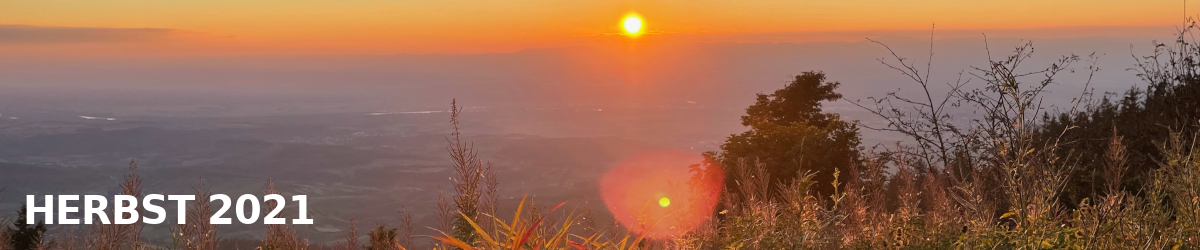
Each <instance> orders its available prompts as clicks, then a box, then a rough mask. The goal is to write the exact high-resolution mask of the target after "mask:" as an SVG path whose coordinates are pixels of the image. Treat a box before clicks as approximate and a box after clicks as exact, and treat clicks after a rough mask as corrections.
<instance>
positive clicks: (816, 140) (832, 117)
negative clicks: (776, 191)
mask: <svg viewBox="0 0 1200 250" xmlns="http://www.w3.org/2000/svg"><path fill="white" fill-rule="evenodd" d="M839 85H841V83H838V82H826V81H825V73H822V72H805V73H803V74H801V75H798V76H796V77H795V79H794V80H792V82H790V83H788V84H787V86H784V88H782V89H779V90H776V91H775V92H774V93H771V94H762V93H759V94H758V97H757V99H756V101H755V103H754V105H751V106H750V107H749V108H746V115H745V116H742V125H743V126H747V127H749V128H750V130H749V131H746V132H743V133H741V134H735V135H730V136H729V138H728V139H726V141H725V143H724V144H722V145H721V151H720V152H709V153H706V155H707V156H708V157H709V158H711V159H712V160H714V161H716V162H720V163H721V165H722V168H724V169H725V172H726V173H732V172H733V171H731V169H730V168H731V167H733V166H736V165H738V162H739V161H746V162H748V163H753V162H755V161H758V162H759V163H761V164H762V166H764V167H765V168H766V173H767V174H768V175H770V179H769V182H770V183H768V187H775V186H778V185H779V184H781V183H784V182H787V181H790V180H792V179H794V178H796V177H797V175H798V174H799V173H801V172H812V173H813V174H815V176H814V179H813V180H814V181H817V183H831V182H832V181H833V178H834V177H833V173H834V171H835V170H841V171H846V170H847V168H849V167H850V166H853V164H854V163H855V162H857V161H858V155H859V151H860V149H859V143H860V142H861V138H860V135H859V132H858V126H857V125H855V124H854V123H850V122H846V121H842V120H841V117H840V116H839V115H837V114H831V113H825V112H823V110H822V109H821V103H822V102H825V101H835V100H837V99H840V98H841V97H842V95H841V94H838V93H837V92H835V90H836V89H837V88H838V86H839ZM735 179H736V178H726V180H727V181H726V186H727V187H730V190H736V188H733V187H734V185H736V183H734V180H735ZM832 189H833V187H832V186H831V185H818V188H817V189H816V192H817V193H818V195H821V196H820V197H824V195H826V194H831V193H832Z"/></svg>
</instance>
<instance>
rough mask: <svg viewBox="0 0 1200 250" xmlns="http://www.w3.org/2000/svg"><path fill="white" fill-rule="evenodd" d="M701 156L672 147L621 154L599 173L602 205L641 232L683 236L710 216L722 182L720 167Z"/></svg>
mask: <svg viewBox="0 0 1200 250" xmlns="http://www.w3.org/2000/svg"><path fill="white" fill-rule="evenodd" d="M703 161H704V158H703V157H701V156H700V154H699V153H695V152H686V151H675V150H671V151H654V152H648V153H644V154H641V155H638V156H634V157H632V158H629V159H625V160H622V161H620V162H619V163H618V164H616V165H614V166H612V167H611V168H609V169H608V172H606V173H605V174H604V177H602V178H601V179H600V194H601V197H602V198H604V205H605V206H606V207H607V208H608V210H609V212H611V213H612V214H613V218H615V219H616V220H617V221H618V222H620V223H621V224H622V225H624V226H625V227H626V228H629V229H630V230H632V231H634V232H635V233H638V234H640V235H643V236H645V237H648V238H653V239H672V238H677V237H679V236H683V235H685V234H687V232H688V231H691V230H692V229H694V228H696V227H697V226H700V225H701V224H704V222H705V221H708V220H709V219H711V218H712V216H713V212H714V209H715V208H716V205H717V201H718V198H719V196H720V191H721V187H722V186H723V185H724V183H725V179H724V174H723V173H722V172H721V170H720V169H719V168H716V167H711V166H708V165H706V164H703ZM656 201H657V204H655V202H656ZM655 205H657V206H658V207H655Z"/></svg>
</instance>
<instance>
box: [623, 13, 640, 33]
mask: <svg viewBox="0 0 1200 250" xmlns="http://www.w3.org/2000/svg"><path fill="white" fill-rule="evenodd" d="M643 26H644V25H643V22H642V17H641V16H638V14H635V13H629V14H628V15H625V18H622V19H621V27H622V28H624V30H625V35H627V36H630V37H638V36H641V35H642V34H643V33H645V32H643V30H642V29H643Z"/></svg>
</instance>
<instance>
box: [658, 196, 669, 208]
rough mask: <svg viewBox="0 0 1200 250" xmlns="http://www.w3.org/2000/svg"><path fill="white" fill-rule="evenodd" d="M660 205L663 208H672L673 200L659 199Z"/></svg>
mask: <svg viewBox="0 0 1200 250" xmlns="http://www.w3.org/2000/svg"><path fill="white" fill-rule="evenodd" d="M658 205H659V206H661V207H667V206H670V205H671V199H667V197H662V199H658Z"/></svg>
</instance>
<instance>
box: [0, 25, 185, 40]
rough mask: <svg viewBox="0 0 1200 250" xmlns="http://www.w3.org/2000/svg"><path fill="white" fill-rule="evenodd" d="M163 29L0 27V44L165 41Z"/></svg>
mask: <svg viewBox="0 0 1200 250" xmlns="http://www.w3.org/2000/svg"><path fill="white" fill-rule="evenodd" d="M180 32H181V31H180V30H176V29H164V28H104V27H48V26H31V25H13V24H0V43H112V42H140V41H150V40H161V39H168V38H170V37H171V36H174V35H176V34H177V33H180Z"/></svg>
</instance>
